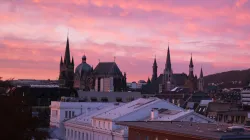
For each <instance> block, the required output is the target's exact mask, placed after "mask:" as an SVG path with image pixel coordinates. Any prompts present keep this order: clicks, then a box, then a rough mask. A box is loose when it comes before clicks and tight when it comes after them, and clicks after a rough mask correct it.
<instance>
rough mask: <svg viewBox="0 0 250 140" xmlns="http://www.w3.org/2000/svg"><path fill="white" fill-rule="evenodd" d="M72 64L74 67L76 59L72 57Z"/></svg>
mask: <svg viewBox="0 0 250 140" xmlns="http://www.w3.org/2000/svg"><path fill="white" fill-rule="evenodd" d="M71 64H72V65H74V64H75V63H74V57H73V56H72V61H71Z"/></svg>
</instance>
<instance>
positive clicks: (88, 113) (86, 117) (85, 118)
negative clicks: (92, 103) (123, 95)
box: [67, 104, 123, 124]
mask: <svg viewBox="0 0 250 140" xmlns="http://www.w3.org/2000/svg"><path fill="white" fill-rule="evenodd" d="M121 105H123V104H119V105H117V104H102V105H99V106H96V107H95V108H89V109H87V110H83V113H82V114H81V115H79V116H78V117H76V118H73V119H70V120H69V121H67V122H70V123H76V124H82V123H85V124H91V120H92V117H94V116H96V115H98V114H101V113H105V112H107V111H109V110H112V109H115V108H117V107H119V106H121Z"/></svg>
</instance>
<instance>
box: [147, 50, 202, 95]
mask: <svg viewBox="0 0 250 140" xmlns="http://www.w3.org/2000/svg"><path fill="white" fill-rule="evenodd" d="M157 69H158V66H157V62H156V58H155V59H154V62H153V74H152V78H151V83H150V84H147V85H145V86H144V87H143V89H142V93H143V94H157V93H168V92H170V91H171V90H172V89H173V88H175V87H178V86H179V87H187V88H189V90H190V92H193V91H197V90H199V91H203V90H204V89H203V87H204V80H203V71H202V69H201V72H200V78H199V79H198V78H197V76H195V75H194V64H193V58H192V55H191V59H190V64H189V74H188V75H187V74H185V73H173V70H172V65H171V56H170V49H169V46H168V50H167V58H166V63H165V68H164V71H163V73H162V74H160V75H159V76H157Z"/></svg>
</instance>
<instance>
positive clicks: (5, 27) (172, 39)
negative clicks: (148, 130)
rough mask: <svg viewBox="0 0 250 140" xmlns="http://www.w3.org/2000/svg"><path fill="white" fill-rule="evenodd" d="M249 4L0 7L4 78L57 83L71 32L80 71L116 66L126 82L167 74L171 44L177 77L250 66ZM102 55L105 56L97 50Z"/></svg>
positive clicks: (44, 1)
mask: <svg viewBox="0 0 250 140" xmlns="http://www.w3.org/2000/svg"><path fill="white" fill-rule="evenodd" d="M247 7H250V2H249V1H248V0H231V1H228V0H218V1H217V2H215V1H212V2H211V1H210V2H208V1H198V0H192V1H188V2H187V1H185V2H184V1H180V0H176V1H175V0H166V1H163V0H145V1H136V0H134V1H131V2H130V3H128V2H126V1H125V0H120V1H118V0H105V1H101V0H95V1H89V0H73V1H72V2H69V1H66V0H61V1H60V3H55V2H52V1H49V0H33V1H30V0H13V1H1V2H0V18H1V19H3V20H1V21H0V25H1V27H0V64H1V65H2V66H1V71H0V77H3V78H4V79H7V78H15V79H24V78H27V79H56V78H57V77H58V76H59V62H60V58H61V56H62V57H64V50H65V47H66V39H67V34H68V30H69V43H70V52H71V56H74V61H75V67H76V66H77V65H78V64H80V63H81V57H82V55H84V54H85V55H86V56H87V63H88V64H90V65H93V66H94V67H95V66H96V65H97V63H98V61H99V60H98V59H100V61H101V62H103V61H114V56H115V57H116V62H117V64H118V66H119V67H120V69H121V71H122V72H126V73H127V76H128V81H130V82H131V81H138V80H141V79H142V80H147V78H148V77H150V78H151V76H152V66H153V61H154V57H155V55H156V58H157V64H158V75H159V74H160V73H162V72H163V69H164V66H165V61H166V57H167V47H168V42H169V47H170V52H171V62H172V68H173V72H174V73H182V72H185V73H188V66H189V61H190V57H191V53H192V56H193V62H194V71H195V74H196V75H197V76H199V73H200V69H201V66H202V67H203V72H204V75H208V74H213V73H217V72H222V71H228V70H241V69H248V68H249V66H250V61H249V60H250V52H249V51H248V49H249V48H250V32H249V31H250V26H249V23H250V9H249V8H247ZM100 50H102V51H100Z"/></svg>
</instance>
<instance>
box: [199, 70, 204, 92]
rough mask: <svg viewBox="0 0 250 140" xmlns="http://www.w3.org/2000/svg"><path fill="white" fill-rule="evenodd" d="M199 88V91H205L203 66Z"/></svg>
mask: <svg viewBox="0 0 250 140" xmlns="http://www.w3.org/2000/svg"><path fill="white" fill-rule="evenodd" d="M198 90H199V91H204V78H203V70H202V68H201V72H200V78H199V81H198Z"/></svg>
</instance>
